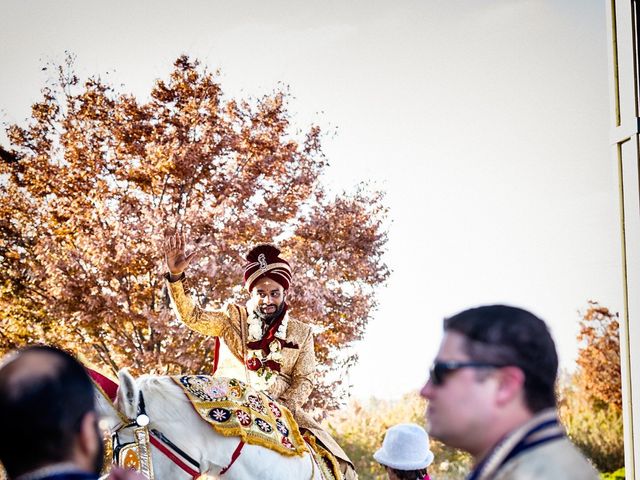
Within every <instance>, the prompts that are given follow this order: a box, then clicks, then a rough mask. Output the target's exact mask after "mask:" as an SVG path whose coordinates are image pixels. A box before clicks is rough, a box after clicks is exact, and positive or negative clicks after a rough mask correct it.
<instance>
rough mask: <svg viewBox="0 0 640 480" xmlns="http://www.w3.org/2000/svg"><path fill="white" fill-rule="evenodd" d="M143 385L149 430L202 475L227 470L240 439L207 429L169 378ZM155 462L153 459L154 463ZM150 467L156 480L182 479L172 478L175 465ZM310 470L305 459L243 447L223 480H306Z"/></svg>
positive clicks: (143, 382)
mask: <svg viewBox="0 0 640 480" xmlns="http://www.w3.org/2000/svg"><path fill="white" fill-rule="evenodd" d="M147 382H148V381H147V380H143V381H142V383H140V384H139V385H140V388H141V389H142V391H143V394H144V396H145V402H146V406H147V413H148V414H149V418H150V419H151V427H152V428H155V429H157V430H159V431H160V432H162V433H163V434H164V435H165V436H166V437H167V438H168V439H169V440H171V442H173V443H175V444H176V445H177V446H178V447H179V448H180V449H182V450H183V451H184V452H185V453H187V454H188V455H189V456H191V457H192V458H194V459H195V460H197V461H198V462H199V463H200V465H201V470H202V471H209V472H219V471H220V469H221V468H225V467H226V466H228V465H229V463H230V462H231V458H232V456H233V453H234V451H235V450H236V448H237V447H238V443H239V441H240V439H239V438H238V437H225V436H223V435H221V434H219V433H217V432H216V431H215V430H214V429H213V428H211V425H209V424H208V423H206V422H205V421H203V420H202V418H201V417H200V416H199V415H198V414H197V413H196V411H195V410H194V408H193V406H192V405H191V404H190V403H189V401H188V400H187V398H186V396H185V395H184V393H183V392H182V389H181V388H180V387H179V386H178V385H176V384H175V382H174V381H173V380H171V379H170V378H168V377H162V378H157V379H155V380H153V382H155V383H154V384H153V386H151V385H150V384H148V383H147ZM147 386H149V387H151V388H147ZM160 455H161V454H160ZM155 458H156V456H154V462H155ZM156 465H157V467H156ZM154 467H155V468H156V478H157V479H159V480H162V479H174V478H176V479H177V478H183V475H181V476H180V477H176V476H175V468H176V467H175V465H168V464H167V463H166V461H165V459H163V461H162V464H160V463H155V465H154ZM169 469H171V470H172V471H171V472H170V471H169ZM312 470H313V469H312V467H311V459H310V458H309V455H305V456H304V457H286V456H283V455H281V454H279V453H277V452H274V451H272V450H269V449H266V448H263V447H259V446H255V445H245V446H244V447H243V449H242V451H241V453H240V456H239V457H238V459H237V460H236V461H235V462H234V464H233V465H232V466H231V468H230V469H229V470H228V471H227V473H225V475H224V477H223V478H225V479H226V480H250V479H255V478H260V479H265V480H288V479H291V480H301V479H302V480H306V479H311V478H312V477H311V472H312ZM180 472H182V471H180ZM316 473H317V469H316ZM172 475H174V476H172ZM184 478H186V477H184ZM315 478H320V477H319V476H317V477H315Z"/></svg>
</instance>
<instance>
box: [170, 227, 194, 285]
mask: <svg viewBox="0 0 640 480" xmlns="http://www.w3.org/2000/svg"><path fill="white" fill-rule="evenodd" d="M185 244H186V239H185V236H184V234H180V233H176V234H175V235H172V236H170V237H169V238H167V239H166V240H165V241H164V246H163V253H164V259H165V262H167V268H168V269H169V272H170V273H171V275H172V276H174V277H176V276H178V275H181V274H182V272H184V271H185V270H186V269H187V267H188V266H189V264H190V263H191V260H193V257H194V256H195V254H196V252H197V250H194V251H193V252H191V253H190V254H189V255H186V254H185Z"/></svg>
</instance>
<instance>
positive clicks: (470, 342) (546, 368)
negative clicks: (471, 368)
mask: <svg viewBox="0 0 640 480" xmlns="http://www.w3.org/2000/svg"><path fill="white" fill-rule="evenodd" d="M444 330H445V332H447V331H453V332H457V333H460V334H461V335H463V336H464V337H465V339H466V340H465V344H464V349H465V353H466V354H467V355H469V357H470V359H471V360H474V361H481V362H487V363H494V364H497V365H504V366H507V365H512V366H516V367H518V368H520V369H521V370H522V371H523V372H524V375H525V381H524V393H525V400H526V403H527V407H528V408H529V410H530V411H531V412H533V413H536V412H539V411H540V410H543V409H545V408H550V407H555V406H556V392H555V384H556V378H557V376H558V354H557V352H556V347H555V344H554V342H553V339H552V338H551V334H550V333H549V329H548V328H547V325H546V324H545V323H544V321H542V320H541V319H540V318H538V317H536V316H535V315H534V314H532V313H531V312H528V311H526V310H523V309H521V308H517V307H510V306H506V305H489V306H483V307H477V308H472V309H469V310H465V311H463V312H460V313H458V314H457V315H454V316H453V317H450V318H446V319H445V320H444Z"/></svg>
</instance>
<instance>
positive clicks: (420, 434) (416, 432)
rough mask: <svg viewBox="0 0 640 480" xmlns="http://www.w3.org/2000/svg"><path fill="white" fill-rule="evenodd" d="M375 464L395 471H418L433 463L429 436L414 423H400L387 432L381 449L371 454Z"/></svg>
mask: <svg viewBox="0 0 640 480" xmlns="http://www.w3.org/2000/svg"><path fill="white" fill-rule="evenodd" d="M373 458H374V459H375V460H376V462H378V463H380V464H382V465H385V466H387V467H391V468H395V469H396V470H419V469H422V468H426V467H427V466H429V465H431V462H433V452H432V451H431V450H429V435H427V432H425V430H424V428H422V427H421V426H420V425H416V424H415V423H400V424H398V425H394V426H393V427H391V428H389V429H388V430H387V433H385V435H384V440H383V441H382V448H380V450H378V451H377V452H376V453H374V454H373Z"/></svg>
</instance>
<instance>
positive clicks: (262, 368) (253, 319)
mask: <svg viewBox="0 0 640 480" xmlns="http://www.w3.org/2000/svg"><path fill="white" fill-rule="evenodd" d="M250 312H251V313H250V314H249V317H248V318H247V323H248V325H249V342H247V347H249V351H248V352H247V361H246V366H247V369H248V370H249V376H250V380H251V384H252V385H253V387H254V388H256V389H257V390H266V389H267V388H269V387H270V386H271V385H272V384H273V383H274V382H275V381H276V378H277V376H278V375H277V372H279V371H280V369H281V368H282V362H281V361H282V347H283V346H290V345H291V344H289V343H288V342H286V340H285V339H286V337H287V326H288V325H289V315H288V314H287V306H286V304H285V306H284V309H283V311H282V314H281V316H280V318H276V319H274V320H273V323H272V325H271V326H270V327H268V328H267V330H266V331H265V332H264V333H263V320H262V318H260V317H259V316H258V314H257V313H256V310H254V309H252V310H250ZM278 322H279V325H278ZM274 329H275V332H273V330H274ZM270 337H272V338H270Z"/></svg>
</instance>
